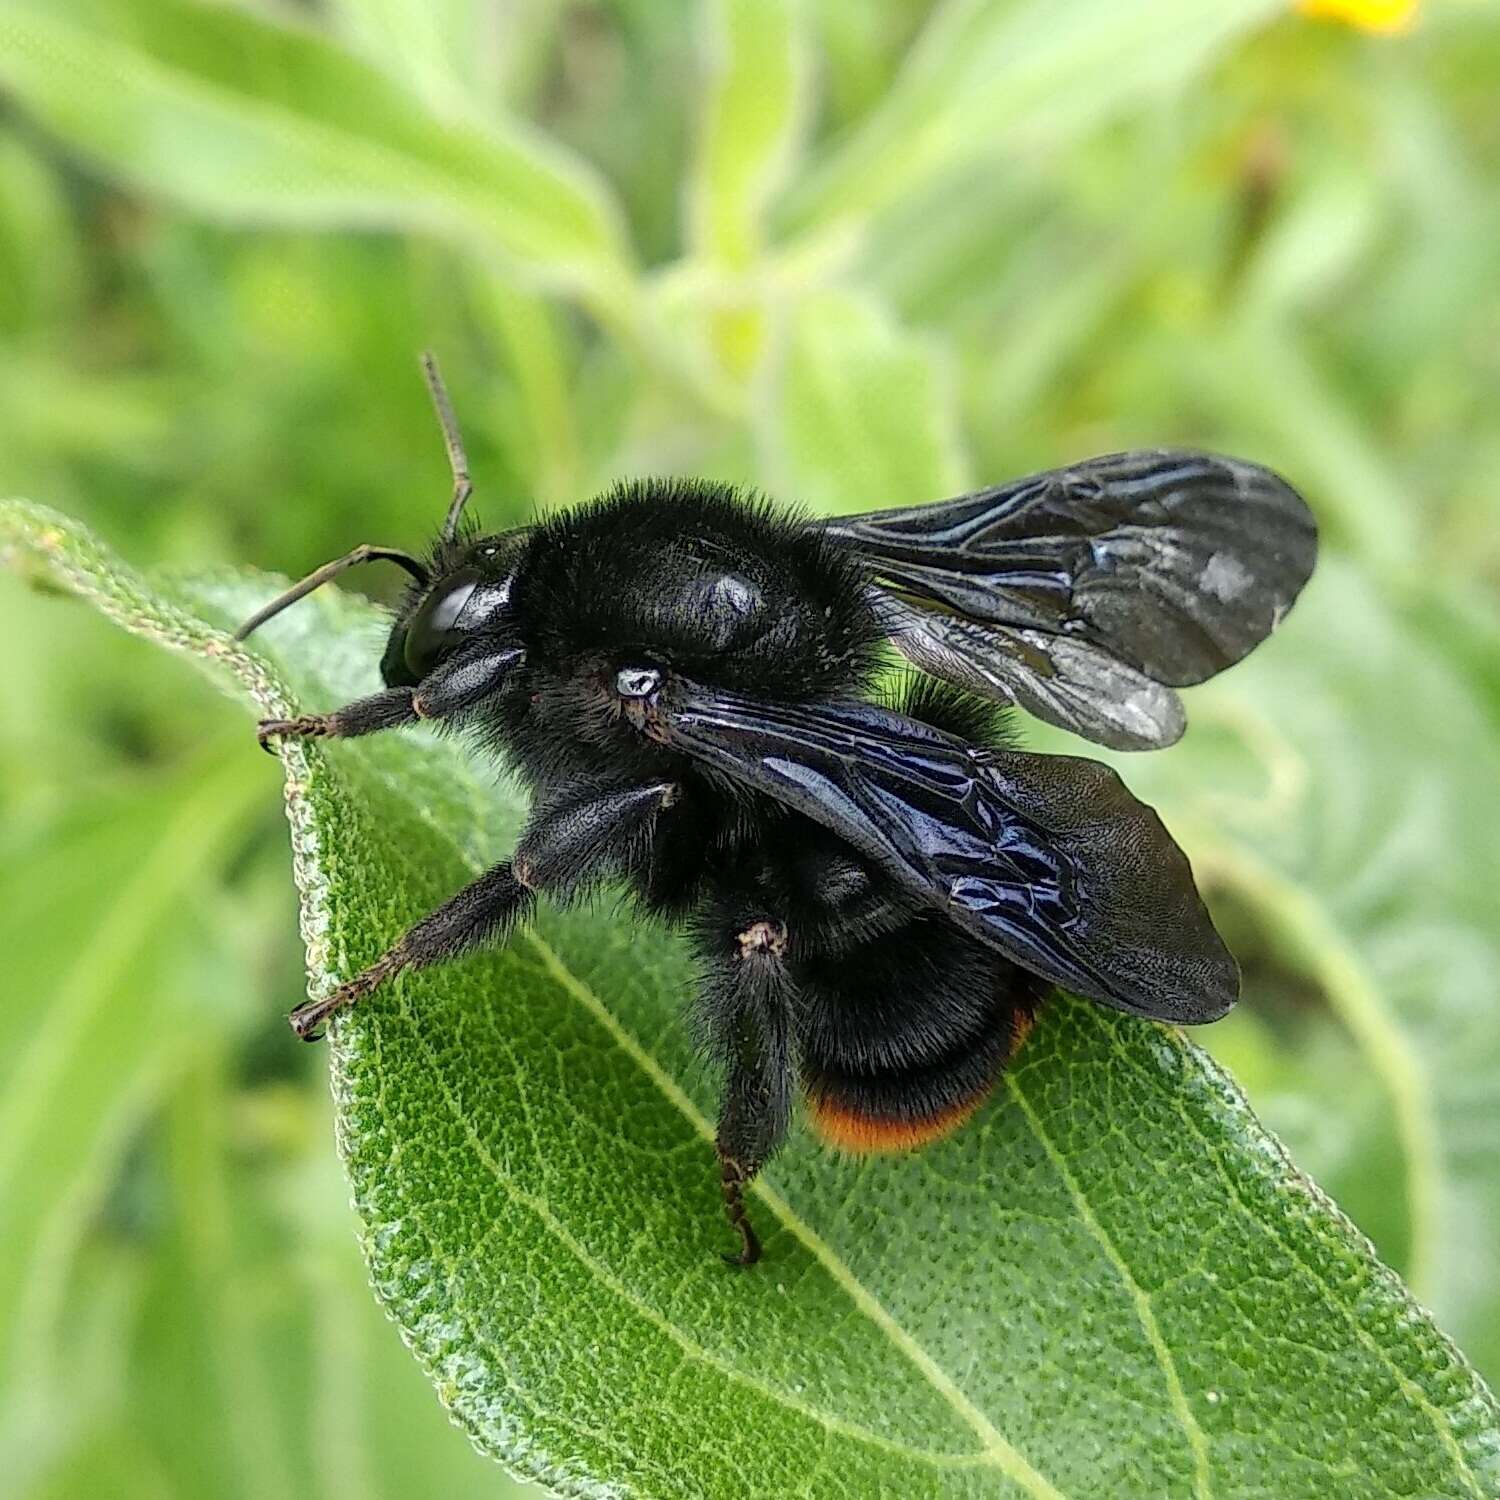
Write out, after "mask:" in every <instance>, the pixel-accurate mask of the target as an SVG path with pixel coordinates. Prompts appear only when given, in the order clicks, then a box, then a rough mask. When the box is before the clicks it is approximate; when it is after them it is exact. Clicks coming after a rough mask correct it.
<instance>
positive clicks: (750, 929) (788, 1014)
mask: <svg viewBox="0 0 1500 1500" xmlns="http://www.w3.org/2000/svg"><path fill="white" fill-rule="evenodd" d="M730 929H731V930H729V931H727V932H724V933H723V934H722V935H721V936H719V937H718V938H717V940H716V941H715V943H714V945H713V946H714V949H715V951H714V953H713V954H712V956H711V957H710V959H709V962H708V964H707V972H706V974H705V978H704V984H703V989H702V991H701V993H700V996H699V1001H698V1020H699V1024H700V1026H701V1028H702V1030H703V1032H704V1034H705V1037H706V1040H707V1042H708V1046H709V1049H710V1051H711V1052H713V1053H714V1055H715V1056H717V1057H719V1058H720V1059H721V1060H722V1061H723V1063H724V1064H725V1068H726V1073H725V1079H724V1092H723V1097H722V1100H721V1103H720V1109H719V1129H718V1134H717V1136H716V1138H715V1141H714V1148H715V1150H716V1151H717V1153H718V1157H719V1187H720V1190H721V1192H722V1194H723V1198H724V1213H725V1216H726V1217H727V1218H728V1220H729V1225H730V1228H732V1229H733V1230H734V1232H735V1234H736V1235H738V1236H739V1241H740V1248H739V1250H738V1251H736V1252H734V1253H730V1254H726V1255H725V1256H724V1259H725V1260H726V1261H728V1262H729V1263H730V1264H731V1265H736V1266H752V1265H754V1264H755V1262H756V1261H758V1260H759V1259H760V1256H761V1245H760V1239H759V1236H757V1234H756V1233H755V1228H754V1226H753V1225H752V1224H751V1222H750V1217H749V1214H748V1212H747V1211H746V1208H745V1200H744V1191H745V1188H746V1186H747V1185H748V1184H749V1183H750V1182H751V1181H752V1179H753V1178H754V1177H755V1175H756V1173H757V1172H759V1171H760V1169H761V1167H762V1166H764V1165H765V1162H766V1160H767V1159H768V1158H769V1157H770V1156H771V1154H772V1153H773V1152H774V1151H775V1150H776V1148H777V1147H778V1146H779V1145H780V1144H781V1141H782V1138H783V1137H784V1136H785V1134H786V1128H787V1121H788V1119H789V1118H790V1116H791V1104H792V1060H791V1042H790V1036H791V1020H792V1000H793V995H794V991H793V987H792V982H791V977H790V975H789V973H788V969H787V964H786V952H787V945H788V935H787V929H786V926H785V924H784V923H782V922H780V921H778V920H775V919H773V918H769V917H766V918H758V919H756V920H753V921H750V922H744V923H739V922H736V923H731V924H730Z"/></svg>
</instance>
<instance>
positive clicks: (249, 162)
mask: <svg viewBox="0 0 1500 1500" xmlns="http://www.w3.org/2000/svg"><path fill="white" fill-rule="evenodd" d="M61 8H62V9H64V10H71V11H73V12H78V11H80V10H81V11H82V12H83V14H85V15H87V16H89V17H90V20H89V21H88V22H87V23H80V22H79V21H77V20H74V19H64V17H63V16H62V15H59V14H57V13H56V11H55V9H44V8H42V7H40V6H37V7H33V6H30V5H28V4H24V3H20V4H10V5H7V7H6V14H5V21H4V31H3V42H4V45H3V46H0V90H3V91H4V92H6V93H8V94H10V95H12V96H13V97H14V98H15V99H16V100H17V101H18V102H19V103H20V104H21V105H22V106H23V107H24V108H25V109H26V110H27V111H28V113H30V114H32V115H33V116H34V117H35V118H37V119H38V120H40V121H41V122H42V123H43V124H45V125H46V126H47V128H48V129H49V130H50V131H52V132H53V133H54V134H55V135H57V136H58V137H59V138H60V139H62V140H63V141H65V142H66V143H67V144H68V145H70V146H72V147H73V148H75V149H76V150H78V151H80V152H82V153H84V154H85V155H86V156H88V157H90V158H91V159H93V160H95V161H97V162H99V163H101V164H102V165H103V166H104V167H106V168H107V169H108V170H110V171H111V172H113V173H115V174H117V175H119V176H121V177H123V178H124V179H125V180H127V181H129V182H131V183H134V184H136V185H138V186H139V187H141V188H142V189H144V190H145V191H147V192H150V193H154V194H160V195H164V196H166V197H169V198H172V199H174V200H176V201H178V202H180V203H184V204H186V205H187V206H189V207H190V208H192V209H194V210H196V211H198V212H200V213H206V214H210V215H213V216H215V217H219V218H223V219H225V220H228V221H231V222H235V223H253V224H276V225H290V226H294V227H311V228H330V227H335V226H338V227H345V226H349V227H356V228H388V229H407V230H415V231H417V232H423V233H439V234H446V235H449V236H452V237H456V238H458V239H461V240H465V241H475V240H477V241H478V242H479V243H480V244H483V245H486V246H489V247H493V248H494V249H497V250H499V251H500V252H502V253H503V254H504V255H506V256H507V257H508V258H509V259H510V260H511V261H512V262H513V263H515V264H516V265H517V266H518V267H520V268H521V269H523V270H525V271H527V272H528V273H530V274H531V275H532V276H534V277H536V278H538V279H541V280H545V281H547V282H548V283H551V284H556V285H562V286H567V287H571V288H574V289H582V290H584V291H585V292H587V293H590V294H592V295H593V296H594V297H595V298H597V299H600V300H601V301H604V302H608V303H614V302H616V300H617V298H618V295H619V291H620V287H621V286H622V284H623V283H624V281H625V279H626V278H627V276H628V274H629V273H628V264H627V251H626V249H625V246H624V241H623V236H622V232H621V226H620V223H619V220H618V214H617V211H616V209H615V206H614V204H613V202H612V201H611V199H610V198H609V196H608V194H607V193H606V191H605V189H604V187H603V185H602V184H601V183H600V182H599V181H598V179H597V178H596V177H595V176H594V175H593V173H592V172H591V171H590V170H589V169H588V168H587V167H585V166H584V165H583V164H582V163H580V162H578V161H577V160H575V159H574V158H572V157H571V156H570V155H569V154H568V153H566V152H565V151H563V150H562V149H561V148H559V147H557V146H556V145H554V144H553V143H551V142H549V141H547V140H545V139H544V138H542V137H541V136H539V135H538V134H536V133H535V132H534V131H532V130H531V129H530V128H528V127H526V126H523V125H522V124H520V123H519V122H517V121H514V120H491V119H486V120H480V119H477V118H476V117H474V116H472V115H470V114H466V113H464V112H463V111H462V110H461V109H458V108H456V107H455V108H452V109H450V110H449V111H447V112H443V113H440V112H438V111H437V110H436V109H435V108H433V107H432V106H430V105H429V104H427V103H424V102H423V100H421V99H420V98H418V97H417V96H416V95H415V94H411V93H408V92H407V91H406V90H405V89H404V88H402V87H401V86H400V85H398V84H396V83H394V82H392V81H391V80H390V79H388V78H386V77H385V76H384V75H382V74H381V73H379V72H377V71H376V70H375V69H374V68H372V67H370V66H369V65H367V64H365V63H364V62H362V61H360V60H358V59H357V58H355V57H354V56H352V55H350V54H348V53H345V52H343V51H341V50H340V49H339V48H338V47H337V46H335V45H333V44H331V43H330V42H328V41H327V40H325V39H324V38H323V37H321V36H319V35H318V34H317V33H316V32H313V31H311V30H306V29H303V28H300V27H295V26H278V25H274V24H271V23H270V22H267V21H264V20H261V19H258V18H256V17H255V16H252V15H250V14H249V13H247V12H245V11H242V10H239V9H236V8H235V7H233V6H228V5H202V4H197V3H194V0H100V3H83V0H75V3H72V4H70V5H68V6H64V7H61Z"/></svg>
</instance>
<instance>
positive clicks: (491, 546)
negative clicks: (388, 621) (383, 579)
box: [380, 532, 522, 687]
mask: <svg viewBox="0 0 1500 1500" xmlns="http://www.w3.org/2000/svg"><path fill="white" fill-rule="evenodd" d="M521 546H522V543H521V541H520V538H519V536H518V535H517V534H516V533H514V532H512V533H510V534H508V535H502V536H485V537H478V538H476V539H474V540H473V541H470V542H464V543H458V542H440V543H439V545H438V560H437V565H436V566H434V567H433V568H431V569H429V570H427V577H426V578H425V579H424V580H421V581H419V582H418V583H416V584H414V585H413V586H412V588H411V589H410V590H408V592H407V597H406V600H405V602H404V603H403V605H402V607H401V610H400V612H399V613H398V615H397V617H396V623H395V625H394V626H392V628H391V636H390V639H389V640H388V641H387V642H386V647H385V655H384V656H382V657H381V659H380V675H381V677H382V678H383V679H384V681H385V685H386V686H387V687H415V686H416V685H417V684H418V683H419V682H420V681H421V680H422V679H423V678H424V677H426V676H427V674H428V673H429V672H431V671H432V669H433V668H434V667H436V666H438V665H439V664H440V663H441V662H442V661H444V660H445V659H446V658H447V657H448V656H450V655H451V654H452V653H453V652H454V651H455V650H456V649H457V648H458V647H459V646H461V645H462V644H463V643H464V641H466V640H468V639H470V638H471V637H472V636H473V635H475V634H476V633H478V632H480V631H484V632H486V633H494V632H496V631H499V630H503V629H504V628H505V625H506V623H507V621H508V619H509V616H510V592H511V581H512V579H513V578H514V577H515V563H516V558H517V556H518V554H519V552H520V550H521Z"/></svg>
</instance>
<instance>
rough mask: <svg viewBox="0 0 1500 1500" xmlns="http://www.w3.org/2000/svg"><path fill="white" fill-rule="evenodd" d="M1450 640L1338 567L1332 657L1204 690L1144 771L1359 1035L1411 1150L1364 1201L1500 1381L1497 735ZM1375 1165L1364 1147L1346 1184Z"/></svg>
mask: <svg viewBox="0 0 1500 1500" xmlns="http://www.w3.org/2000/svg"><path fill="white" fill-rule="evenodd" d="M1450 627H1451V630H1452V631H1453V632H1454V636H1452V637H1450V638H1448V639H1445V640H1434V639H1433V636H1432V633H1431V632H1430V630H1429V629H1427V628H1425V627H1424V625H1423V623H1422V619H1421V616H1420V614H1419V613H1418V612H1417V611H1408V610H1403V609H1400V608H1397V607H1394V606H1393V605H1392V604H1391V603H1390V602H1388V601H1387V600H1385V599H1384V598H1382V597H1381V595H1380V594H1379V593H1377V591H1376V590H1374V589H1373V588H1372V587H1371V586H1370V585H1369V584H1368V583H1367V582H1365V581H1364V580H1363V579H1362V578H1361V577H1360V575H1359V574H1357V573H1356V572H1354V571H1353V570H1352V569H1351V568H1349V567H1348V566H1347V565H1345V564H1342V563H1341V562H1340V561H1339V560H1338V559H1333V558H1330V559H1325V561H1324V562H1323V563H1322V564H1321V565H1320V569H1319V572H1318V575H1317V577H1316V578H1315V579H1314V580H1313V583H1312V584H1311V586H1310V587H1309V589H1308V591H1307V594H1306V597H1305V598H1304V599H1303V600H1302V601H1301V602H1299V604H1298V606H1297V610H1296V613H1295V614H1294V615H1293V616H1292V618H1291V620H1290V621H1289V623H1288V626H1287V631H1288V633H1292V632H1295V633H1296V634H1297V636H1299V637H1300V638H1301V639H1302V640H1303V641H1305V642H1316V649H1304V650H1302V651H1300V652H1299V651H1297V650H1296V649H1294V648H1293V647H1292V643H1291V642H1290V641H1287V640H1285V639H1284V638H1282V639H1279V640H1277V641H1275V642H1273V643H1271V644H1270V645H1268V646H1267V647H1266V648H1265V649H1264V650H1263V651H1261V652H1258V653H1257V654H1256V655H1255V656H1254V657H1253V658H1252V659H1251V660H1250V661H1248V662H1246V663H1245V665H1244V666H1243V667H1242V668H1237V669H1236V670H1235V671H1234V672H1232V673H1229V674H1227V675H1226V676H1225V677H1224V678H1223V679H1221V680H1219V681H1217V682H1215V683H1213V684H1210V685H1208V686H1207V687H1205V689H1204V691H1203V692H1202V693H1200V694H1195V695H1194V703H1193V709H1192V713H1193V720H1194V724H1195V731H1194V733H1193V734H1191V735H1189V736H1188V738H1187V739H1186V740H1184V742H1183V744H1182V746H1181V747H1180V749H1174V750H1172V751H1170V752H1167V753H1166V754H1163V755H1161V756H1151V757H1149V763H1147V762H1146V761H1142V762H1140V763H1138V762H1136V761H1134V760H1132V761H1131V762H1130V767H1129V773H1130V774H1132V779H1133V780H1134V782H1135V784H1136V785H1137V787H1138V788H1139V789H1140V790H1141V791H1142V793H1143V794H1144V795H1146V796H1148V797H1149V798H1150V799H1151V800H1152V801H1154V802H1155V803H1156V804H1157V805H1158V806H1159V807H1161V809H1162V810H1163V812H1164V813H1165V814H1166V815H1167V816H1168V817H1170V818H1172V819H1173V820H1174V822H1175V823H1176V824H1177V825H1178V826H1180V827H1181V828H1182V829H1183V830H1184V831H1185V832H1186V833H1187V834H1188V835H1189V836H1190V839H1191V846H1192V849H1193V853H1194V858H1195V863H1196V864H1197V865H1198V867H1199V868H1200V870H1202V871H1203V872H1204V873H1205V874H1206V875H1207V876H1208V877H1209V878H1210V879H1211V880H1213V881H1214V882H1215V883H1216V884H1217V885H1219V886H1221V887H1225V888H1227V889H1229V890H1231V891H1233V892H1234V893H1235V894H1236V895H1237V896H1239V897H1240V898H1241V899H1242V900H1243V901H1245V902H1246V903H1248V905H1249V906H1250V907H1251V908H1252V909H1253V910H1254V911H1255V912H1256V913H1257V914H1258V916H1259V917H1260V919H1261V920H1262V921H1263V922H1264V923H1265V924H1266V926H1267V927H1268V928H1269V929H1270V930H1271V931H1272V932H1273V933H1274V934H1275V935H1276V936H1277V937H1278V938H1279V940H1280V942H1281V945H1282V946H1283V948H1284V949H1285V950H1286V952H1287V953H1289V954H1290V955H1291V956H1292V957H1293V958H1294V959H1296V960H1297V962H1298V963H1299V966H1300V967H1301V969H1302V970H1303V972H1305V973H1306V974H1307V975H1308V976H1309V977H1310V978H1311V979H1313V980H1314V981H1315V982H1316V984H1317V985H1318V987H1319V988H1320V990H1321V991H1322V993H1323V995H1324V997H1325V999H1326V1001H1327V1004H1328V1006H1329V1007H1330V1009H1331V1010H1332V1012H1333V1015H1334V1016H1335V1017H1336V1018H1337V1020H1338V1022H1339V1023H1340V1024H1341V1026H1342V1027H1343V1028H1344V1030H1345V1031H1346V1032H1347V1033H1348V1035H1349V1036H1350V1037H1351V1038H1352V1039H1353V1042H1354V1044H1355V1047H1356V1048H1357V1052H1356V1055H1355V1057H1354V1058H1353V1060H1352V1061H1346V1062H1345V1067H1346V1068H1349V1067H1353V1068H1357V1069H1358V1070H1359V1074H1360V1078H1361V1080H1363V1081H1368V1082H1369V1083H1373V1085H1374V1087H1375V1088H1376V1090H1378V1098H1379V1107H1380V1110H1381V1112H1382V1113H1383V1114H1384V1116H1385V1117H1386V1119H1387V1120H1388V1121H1389V1122H1390V1125H1391V1127H1392V1129H1393V1131H1394V1134H1395V1142H1394V1146H1395V1150H1394V1151H1391V1150H1389V1149H1387V1150H1385V1151H1383V1152H1382V1153H1381V1154H1380V1155H1379V1156H1377V1158H1376V1159H1375V1161H1374V1162H1372V1163H1370V1164H1369V1166H1368V1168H1367V1169H1366V1170H1368V1173H1369V1176H1370V1178H1371V1179H1372V1182H1371V1184H1370V1186H1369V1187H1368V1188H1364V1189H1363V1191H1364V1192H1365V1193H1366V1194H1367V1195H1373V1194H1376V1193H1378V1194H1379V1197H1380V1199H1381V1200H1383V1201H1384V1203H1385V1204H1387V1205H1391V1206H1392V1207H1393V1208H1394V1209H1395V1210H1396V1211H1397V1212H1398V1213H1399V1214H1400V1215H1401V1216H1402V1217H1403V1218H1404V1219H1405V1221H1406V1224H1405V1233H1404V1235H1403V1236H1402V1238H1403V1239H1404V1242H1405V1243H1404V1260H1405V1266H1406V1270H1407V1274H1408V1277H1409V1279H1410V1280H1411V1281H1412V1283H1413V1284H1414V1287H1415V1290H1416V1291H1417V1293H1418V1295H1419V1296H1421V1297H1422V1299H1423V1301H1424V1302H1429V1303H1431V1304H1433V1305H1434V1306H1435V1309H1436V1311H1437V1313H1438V1314H1439V1316H1440V1317H1442V1319H1443V1322H1444V1326H1445V1327H1447V1328H1449V1329H1450V1330H1451V1331H1452V1332H1453V1333H1454V1334H1455V1336H1457V1337H1458V1338H1459V1339H1460V1340H1461V1341H1462V1342H1463V1345H1464V1347H1465V1349H1466V1350H1467V1351H1468V1352H1469V1354H1470V1355H1471V1357H1473V1358H1474V1359H1475V1360H1476V1361H1477V1362H1479V1363H1480V1364H1481V1366H1482V1367H1485V1368H1491V1369H1493V1368H1497V1367H1500V1286H1497V1285H1496V1283H1495V1279H1494V1277H1493V1276H1492V1275H1491V1274H1490V1266H1491V1261H1492V1252H1493V1247H1494V1245H1495V1243H1496V1241H1497V1238H1500V1181H1497V1178H1496V1173H1495V1166H1494V1164H1495V1159H1496V1151H1497V1136H1496V1124H1495V1121H1496V1103H1497V1095H1496V1086H1495V1082H1494V1080H1495V1079H1496V1078H1497V1077H1500V994H1497V991H1496V987H1495V982H1494V976H1495V974H1496V973H1500V849H1497V847H1496V844H1495V840H1494V838H1493V836H1492V832H1491V830H1490V828H1489V826H1488V824H1487V823H1486V822H1485V821H1484V820H1483V819H1482V818H1480V817H1477V816H1476V812H1477V810H1478V809H1480V808H1483V807H1486V806H1487V805H1488V804H1489V803H1490V801H1491V800H1492V797H1493V789H1494V787H1495V786H1496V785H1497V784H1500V727H1497V724H1496V722H1495V720H1494V719H1493V717H1492V716H1491V715H1490V713H1489V712H1488V705H1487V703H1486V696H1485V695H1486V689H1485V688H1484V686H1483V683H1482V679H1481V680H1479V681H1476V680H1475V679H1474V677H1473V676H1471V674H1470V673H1469V672H1468V671H1466V670H1464V669H1463V667H1462V666H1461V663H1462V660H1463V655H1464V653H1463V650H1462V635H1461V633H1462V632H1465V629H1466V627H1465V626H1464V625H1463V624H1462V623H1461V622H1460V621H1458V620H1454V621H1452V622H1450ZM1479 639H1480V637H1479V636H1478V635H1477V633H1476V636H1475V642H1476V643H1478V641H1479ZM1484 646H1485V650H1484V656H1485V657H1491V658H1492V653H1493V649H1494V646H1493V639H1490V640H1486V641H1484ZM1475 664H1476V666H1478V665H1479V657H1478V655H1477V654H1476V657H1475ZM1396 684H1399V692H1400V698H1399V707H1395V706H1393V700H1392V688H1393V685H1396ZM1303 1045H1305V1042H1304V1043H1303ZM1349 1088H1350V1083H1349V1080H1347V1079H1346V1078H1344V1077H1340V1076H1326V1075H1325V1076H1324V1077H1322V1078H1316V1077H1314V1078H1309V1079H1307V1080H1306V1081H1305V1083H1304V1089H1305V1091H1306V1092H1305V1095H1304V1104H1303V1107H1304V1108H1309V1107H1311V1108H1313V1109H1315V1110H1318V1111H1320V1112H1321V1113H1324V1114H1326V1116H1327V1118H1328V1119H1330V1120H1336V1119H1337V1118H1338V1116H1339V1113H1340V1110H1341V1108H1342V1106H1343V1103H1344V1101H1345V1099H1346V1098H1347V1095H1348V1092H1349ZM1307 1098H1310V1099H1311V1105H1310V1106H1309V1105H1308V1104H1307V1103H1306V1102H1305V1101H1306V1099H1307ZM1268 1107H1269V1109H1270V1110H1272V1111H1273V1112H1274V1111H1275V1108H1276V1105H1275V1100H1274V1099H1272V1100H1270V1101H1269V1104H1268ZM1377 1139H1378V1140H1379V1141H1380V1144H1381V1145H1382V1146H1385V1145H1386V1144H1387V1143H1386V1141H1385V1139H1384V1138H1383V1137H1377ZM1362 1169H1364V1166H1363V1162H1362V1158H1361V1156H1360V1154H1359V1153H1357V1152H1347V1153H1346V1154H1345V1156H1344V1159H1343V1160H1340V1161H1338V1162H1337V1164H1336V1173H1337V1175H1336V1178H1335V1179H1333V1180H1331V1181H1330V1184H1329V1185H1330V1186H1331V1185H1333V1182H1334V1181H1339V1182H1340V1183H1341V1182H1342V1179H1344V1178H1345V1177H1348V1178H1349V1179H1351V1180H1354V1179H1356V1178H1357V1177H1358V1175H1359V1173H1360V1172H1361V1170H1362ZM1392 1200H1394V1202H1392ZM1346 1206H1348V1207H1350V1208H1351V1210H1352V1209H1354V1208H1355V1200H1354V1198H1353V1197H1351V1198H1350V1200H1349V1202H1348V1203H1347V1205H1346Z"/></svg>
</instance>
